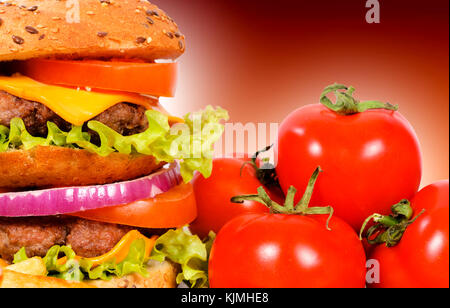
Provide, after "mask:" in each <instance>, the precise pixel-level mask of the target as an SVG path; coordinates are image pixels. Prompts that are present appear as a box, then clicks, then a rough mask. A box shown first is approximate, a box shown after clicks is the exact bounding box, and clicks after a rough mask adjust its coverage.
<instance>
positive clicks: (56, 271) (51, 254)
mask: <svg viewBox="0 0 450 308" xmlns="http://www.w3.org/2000/svg"><path fill="white" fill-rule="evenodd" d="M19 253H20V251H19ZM61 256H65V257H66V258H67V262H66V263H64V264H58V262H57V261H58V259H59V258H61ZM18 258H20V256H18ZM22 261H23V260H22ZM147 261H148V260H147V259H146V257H145V241H144V240H143V239H138V240H136V241H134V242H133V243H132V244H131V245H130V251H129V253H128V255H127V257H126V258H125V260H123V261H122V262H120V263H116V262H115V261H114V260H111V261H109V262H105V263H103V264H101V265H99V266H97V267H94V268H92V267H93V266H92V261H90V260H88V259H83V258H81V259H79V260H77V259H76V258H75V252H74V251H73V249H72V248H71V247H69V246H53V247H52V248H50V249H49V251H48V252H47V255H46V256H45V257H44V263H45V266H46V267H47V272H48V276H51V277H56V278H61V279H65V280H70V281H83V280H85V279H91V280H96V279H101V280H109V279H111V278H112V277H114V276H117V277H123V276H126V275H129V274H132V273H138V274H141V275H142V276H144V277H147V276H148V272H147V270H146V263H147Z"/></svg>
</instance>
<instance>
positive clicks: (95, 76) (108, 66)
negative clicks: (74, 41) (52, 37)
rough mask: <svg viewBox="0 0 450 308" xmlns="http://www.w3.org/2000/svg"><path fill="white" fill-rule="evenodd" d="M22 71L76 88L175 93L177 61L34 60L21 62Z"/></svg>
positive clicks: (32, 76)
mask: <svg viewBox="0 0 450 308" xmlns="http://www.w3.org/2000/svg"><path fill="white" fill-rule="evenodd" d="M18 69H19V71H20V72H21V73H22V74H24V75H26V76H28V77H31V78H33V79H35V80H37V81H40V82H43V83H46V84H53V85H61V86H72V87H90V88H92V89H97V90H98V89H101V90H111V91H123V92H132V93H141V94H148V95H152V96H156V97H159V96H167V97H173V96H174V95H175V88H176V80H177V75H178V66H177V63H145V62H144V63H143V62H142V61H138V60H137V61H131V60H130V61H126V60H125V61H124V60H120V61H117V60H116V61H99V60H83V61H71V60H55V59H31V60H27V61H23V62H20V63H19V65H18Z"/></svg>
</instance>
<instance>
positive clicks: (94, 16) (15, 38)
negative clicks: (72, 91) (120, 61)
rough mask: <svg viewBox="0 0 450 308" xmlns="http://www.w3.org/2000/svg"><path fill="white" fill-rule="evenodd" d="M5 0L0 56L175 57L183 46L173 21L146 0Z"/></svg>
mask: <svg viewBox="0 0 450 308" xmlns="http://www.w3.org/2000/svg"><path fill="white" fill-rule="evenodd" d="M6 2H7V3H10V5H4V4H0V11H1V12H2V14H0V18H1V20H0V61H10V60H26V59H31V58H43V57H52V58H63V59H78V58H96V59H98V58H138V59H144V60H149V61H151V60H155V59H176V58H178V57H179V56H180V55H181V54H183V52H184V50H185V38H184V36H183V35H182V34H181V33H180V32H179V29H178V26H177V24H176V23H175V22H174V21H173V20H172V19H171V18H170V17H169V16H167V14H166V13H165V12H164V11H162V10H160V9H159V8H158V7H157V6H155V5H153V4H151V3H149V2H148V1H146V0H127V1H122V0H106V1H100V0H78V1H69V0H67V1H40V0H21V1H16V0H7V1H6ZM77 3H79V10H78V4H77ZM78 12H79V14H78ZM78 17H79V20H78ZM78 21H79V22H78Z"/></svg>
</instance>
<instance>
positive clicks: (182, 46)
mask: <svg viewBox="0 0 450 308" xmlns="http://www.w3.org/2000/svg"><path fill="white" fill-rule="evenodd" d="M178 47H180V49H181V50H183V49H184V44H183V41H182V40H179V41H178Z"/></svg>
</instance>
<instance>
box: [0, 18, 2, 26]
mask: <svg viewBox="0 0 450 308" xmlns="http://www.w3.org/2000/svg"><path fill="white" fill-rule="evenodd" d="M1 25H3V19H1V18H0V26H1Z"/></svg>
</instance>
